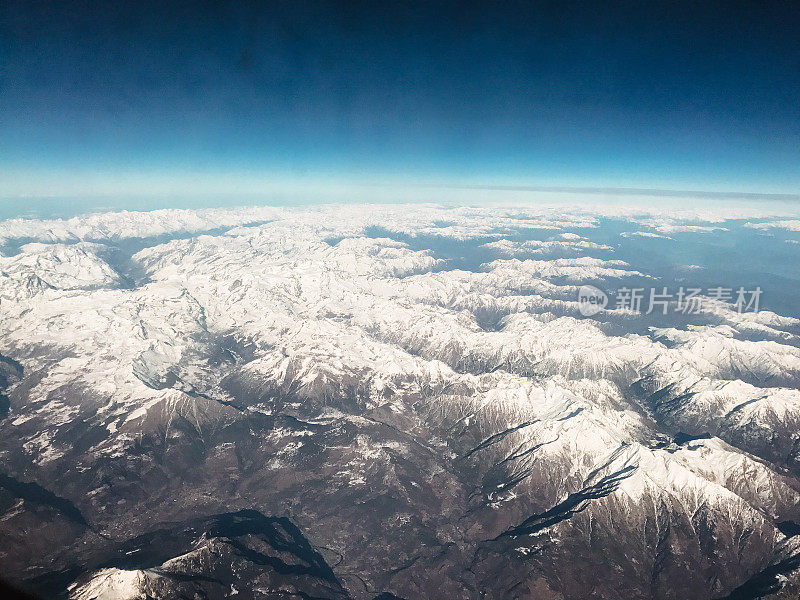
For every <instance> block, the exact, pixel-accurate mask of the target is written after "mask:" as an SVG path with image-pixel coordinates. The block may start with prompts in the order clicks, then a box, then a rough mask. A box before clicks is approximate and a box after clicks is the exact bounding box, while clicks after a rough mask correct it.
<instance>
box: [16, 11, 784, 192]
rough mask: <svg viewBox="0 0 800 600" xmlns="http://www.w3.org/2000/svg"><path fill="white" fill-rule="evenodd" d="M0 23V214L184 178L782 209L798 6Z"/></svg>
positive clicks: (103, 14)
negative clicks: (27, 197) (346, 181)
mask: <svg viewBox="0 0 800 600" xmlns="http://www.w3.org/2000/svg"><path fill="white" fill-rule="evenodd" d="M123 4H124V5H126V6H122V5H123ZM115 5H117V6H115ZM0 11H1V12H0V59H2V64H1V66H0V176H2V179H3V180H5V182H6V183H5V184H2V183H0V195H3V194H5V195H13V194H16V193H27V194H34V195H35V194H36V193H38V192H41V191H42V190H45V191H47V190H49V193H53V189H54V186H55V187H56V188H57V186H58V182H59V181H61V180H64V181H67V180H69V185H70V186H71V187H70V188H69V190H68V191H70V192H73V193H74V192H81V191H84V190H82V189H81V185H82V184H81V181H94V182H95V184H96V182H97V180H98V178H101V179H102V178H106V179H107V180H108V182H109V185H110V186H112V187H113V186H114V185H117V184H118V185H120V186H121V187H120V189H121V191H124V189H123V188H124V187H125V185H130V183H131V181H132V180H135V179H136V178H137V177H141V178H144V179H147V178H148V177H149V178H159V179H158V180H159V181H162V182H163V181H165V180H170V181H172V183H173V184H174V185H173V188H172V189H176V188H175V186H178V187H179V185H180V184H178V183H176V182H180V181H187V182H190V181H191V179H192V177H193V176H194V175H195V174H196V173H198V172H201V173H206V174H208V173H218V174H224V176H225V177H234V178H235V177H256V178H258V177H266V178H269V177H286V178H290V179H291V178H297V179H303V178H308V177H315V176H319V175H324V176H326V177H329V178H331V177H332V178H337V177H341V178H355V179H359V178H362V179H371V180H378V179H381V178H385V179H392V178H395V179H396V178H401V179H404V180H411V181H437V182H453V183H461V182H469V183H483V182H485V183H508V184H532V185H602V186H639V187H642V186H644V187H660V188H683V189H687V188H688V189H709V190H720V189H722V190H745V191H765V192H794V193H796V192H798V191H800V99H799V98H800V4H798V3H797V2H783V3H781V2H768V1H767V2H721V3H715V2H685V3H683V2H659V1H650V2H641V1H631V2H597V3H579V2H577V3H566V2H537V3H523V2H500V3H496V4H494V3H493V4H490V3H462V2H452V3H440V2H430V3H409V2H392V1H388V2H385V1H384V2H354V1H349V2H340V3H339V2H335V3H331V2H304V1H294V2H274V3H270V4H268V3H247V2H230V3H205V2H202V3H201V2H173V3H170V2H147V1H139V2H130V3H122V2H120V3H116V2H97V3H95V2H89V1H85V2H35V1H31V0H23V1H19V2H18V1H15V0H10V1H9V0H0ZM76 174H77V175H76ZM121 174H125V176H124V177H123V176H122V175H121ZM70 177H72V178H73V179H70ZM43 182H44V184H46V185H40V184H42V183H43ZM86 185H87V186H88V185H89V184H86ZM48 186H49V187H48ZM101 187H102V186H101ZM134 187H135V186H134ZM66 191H67V190H65V192H66ZM87 191H88V190H87ZM42 193H44V192H42Z"/></svg>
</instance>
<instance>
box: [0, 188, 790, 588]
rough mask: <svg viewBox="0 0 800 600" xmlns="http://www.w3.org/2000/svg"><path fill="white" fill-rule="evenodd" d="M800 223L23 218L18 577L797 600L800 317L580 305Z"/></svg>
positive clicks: (8, 341)
mask: <svg viewBox="0 0 800 600" xmlns="http://www.w3.org/2000/svg"><path fill="white" fill-rule="evenodd" d="M799 213H800V211H798V210H797V209H796V208H794V207H792V206H791V205H787V206H775V207H769V206H764V205H762V206H759V205H740V206H736V205H733V206H727V207H726V208H724V209H719V208H715V209H711V208H706V209H701V208H697V209H690V210H689V209H676V208H674V207H663V208H660V209H644V208H642V207H631V206H620V205H599V206H583V205H578V206H568V205H564V204H553V205H542V206H535V207H531V206H522V205H520V206H511V207H501V206H488V207H473V208H464V207H459V208H448V207H441V206H432V205H384V206H379V205H375V206H363V205H342V206H322V207H313V208H305V207H298V208H280V207H258V208H242V209H219V210H198V211H191V210H162V211H153V212H143V213H137V212H122V213H102V214H95V215H87V216H79V217H75V218H73V219H69V220H57V221H44V220H26V219H14V220H8V221H4V222H0V252H2V256H0V391H1V392H2V395H1V396H0V413H1V414H2V420H0V436H1V437H0V439H1V440H2V441H1V442H0V469H1V470H2V472H0V510H2V516H0V540H1V541H0V565H2V570H3V573H4V575H5V576H7V577H9V578H10V579H12V580H13V581H15V582H17V583H18V584H20V585H23V586H26V587H29V588H31V589H33V590H34V591H37V592H39V593H41V594H45V595H53V596H57V595H59V594H60V595H62V596H69V597H72V598H76V599H81V600H88V599H90V598H120V599H123V598H125V599H127V598H131V599H132V598H144V597H156V598H159V597H163V598H171V597H177V596H179V595H184V596H188V597H193V595H194V594H200V595H201V596H204V597H208V598H224V597H236V598H283V597H303V598H307V597H316V598H354V599H373V598H376V597H380V598H384V599H385V598H406V599H407V600H410V599H415V598H431V599H433V598H484V599H500V598H504V599H505V598H508V599H511V598H535V599H542V600H549V599H562V600H566V599H578V598H581V599H582V598H618V597H620V596H621V595H622V596H624V597H628V598H642V599H645V598H674V599H707V598H756V597H770V598H784V599H788V598H796V597H797V595H798V594H800V318H798V317H799V316H800V314H779V313H778V312H776V311H774V310H771V309H769V307H767V308H766V309H764V310H761V311H759V312H740V311H739V310H737V309H736V307H735V306H734V305H733V304H732V303H730V302H725V301H723V300H720V299H713V298H706V301H705V302H704V303H703V304H702V308H701V310H699V311H698V312H697V313H696V314H693V315H691V317H690V318H686V319H683V320H681V319H674V320H672V321H670V320H668V319H667V320H665V319H661V320H658V319H651V318H648V317H646V316H645V315H638V314H632V313H631V312H630V311H625V310H616V309H609V310H604V311H601V312H600V313H598V314H597V315H594V316H592V317H585V316H583V315H582V313H581V311H580V306H579V303H578V289H579V287H580V286H581V285H583V284H592V285H595V286H599V287H601V288H603V289H610V288H611V287H614V286H617V287H619V286H621V285H627V284H630V285H633V283H634V282H650V283H649V284H648V285H658V286H661V285H665V286H666V285H671V283H672V282H667V281H666V279H665V278H668V277H672V276H673V275H674V273H677V272H680V273H684V275H681V277H685V279H686V283H687V284H689V283H691V278H692V273H694V272H695V270H704V271H709V269H711V270H713V268H714V265H711V266H708V265H706V266H696V265H694V264H693V263H692V264H691V265H689V266H691V267H692V268H684V269H683V270H682V271H681V270H680V269H678V268H677V267H678V266H680V267H682V268H683V267H686V264H684V263H681V264H680V265H679V264H678V263H679V262H680V260H683V259H684V255H681V254H680V253H678V254H679V256H678V257H677V258H676V261H677V262H676V264H675V266H676V268H675V269H672V270H670V269H668V268H667V266H664V268H663V269H661V270H660V269H659V268H654V266H653V265H659V264H661V263H657V262H656V261H655V260H652V261H646V260H644V259H643V260H642V261H641V263H640V264H637V262H636V261H635V260H632V259H631V257H630V256H629V255H628V254H625V252H624V250H625V248H630V247H632V246H630V244H637V246H634V248H655V250H654V251H653V252H654V255H655V256H659V257H661V256H662V248H666V246H663V247H662V246H652V245H653V244H682V246H681V248H684V247H685V245H686V244H689V243H694V242H692V240H694V239H701V240H702V239H704V236H705V237H709V236H715V237H713V238H712V239H713V240H716V241H715V244H717V245H719V243H722V242H724V241H725V240H729V239H733V238H731V237H726V236H734V235H739V233H738V232H742V233H741V235H753V236H755V235H758V236H761V238H759V239H762V238H763V239H764V240H765V241H764V243H771V240H774V245H775V247H776V248H780V252H798V253H800V246H798V245H797V244H783V243H782V242H783V241H791V240H792V239H794V238H793V237H792V236H794V237H797V236H798V234H797V233H796V231H797V227H796V224H797V223H798V220H797V218H798V217H800V214H799ZM775 232H781V235H782V236H783V237H784V238H786V239H785V240H784V239H783V238H778V237H775V235H776V234H775ZM720 240H721V241H720ZM626 244H627V245H626ZM675 247H676V248H677V246H675ZM670 248H673V247H672V246H670ZM637 252H638V250H637ZM676 252H677V251H676ZM629 254H630V252H629ZM632 256H633V257H634V259H635V258H636V253H635V252H634V253H633V254H632ZM790 259H791V260H794V258H792V257H791V256H790V257H789V258H787V260H790ZM659 260H662V261H663V260H666V259H663V258H659ZM768 260H770V257H765V258H764V261H768ZM765 264H768V263H766V262H765ZM726 268H727V269H729V270H733V271H735V270H736V269H735V268H732V267H731V266H730V265H727V266H726ZM759 268H762V267H760V266H759V267H752V269H753V270H754V272H758V269H759ZM764 268H766V267H764ZM720 269H721V270H720V273H722V272H727V271H724V270H722V268H721V267H720ZM665 274H666V275H665ZM776 277H777V275H776ZM781 277H784V279H782V280H781V281H788V280H787V279H786V275H785V274H784V275H781ZM677 283H683V282H677V280H676V284H677ZM729 283H730V285H731V286H735V285H737V284H738V282H737V281H731V282H729ZM767 292H769V293H772V295H773V296H775V295H777V294H779V293H780V290H779V289H777V288H775V287H773V288H771V289H769V290H767Z"/></svg>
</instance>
